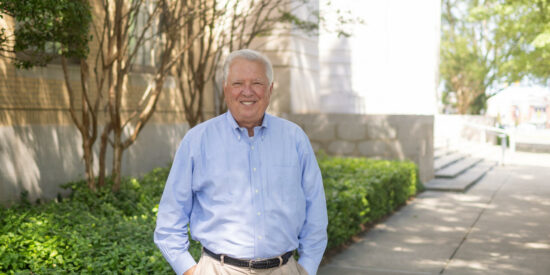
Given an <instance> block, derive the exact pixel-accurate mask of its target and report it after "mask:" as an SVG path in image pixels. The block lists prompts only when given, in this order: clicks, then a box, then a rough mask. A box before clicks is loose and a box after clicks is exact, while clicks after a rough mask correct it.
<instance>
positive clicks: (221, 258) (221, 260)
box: [220, 254, 225, 266]
mask: <svg viewBox="0 0 550 275" xmlns="http://www.w3.org/2000/svg"><path fill="white" fill-rule="evenodd" d="M224 256H225V255H223V254H222V255H221V256H220V262H221V263H222V266H223V257H224Z"/></svg>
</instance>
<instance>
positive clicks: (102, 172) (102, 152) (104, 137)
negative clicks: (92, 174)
mask: <svg viewBox="0 0 550 275" xmlns="http://www.w3.org/2000/svg"><path fill="white" fill-rule="evenodd" d="M110 133H111V124H107V125H105V128H103V133H102V134H101V144H100V149H99V179H98V183H97V184H98V185H99V186H100V187H101V186H104V185H105V176H106V172H107V170H106V169H105V161H106V159H105V158H106V157H107V145H108V144H109V134H110Z"/></svg>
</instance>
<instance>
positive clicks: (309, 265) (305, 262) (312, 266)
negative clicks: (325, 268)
mask: <svg viewBox="0 0 550 275" xmlns="http://www.w3.org/2000/svg"><path fill="white" fill-rule="evenodd" d="M298 263H299V264H300V265H301V266H302V267H303V268H304V269H305V270H306V271H307V274H308V275H315V274H317V268H319V265H318V264H316V263H315V262H314V261H312V260H311V259H307V258H306V257H300V259H299V260H298Z"/></svg>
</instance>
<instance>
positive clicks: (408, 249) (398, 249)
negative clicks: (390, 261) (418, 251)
mask: <svg viewBox="0 0 550 275" xmlns="http://www.w3.org/2000/svg"><path fill="white" fill-rule="evenodd" d="M392 250H393V251H395V252H414V250H412V249H410V248H407V247H401V246H396V247H394V248H392Z"/></svg>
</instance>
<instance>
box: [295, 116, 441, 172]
mask: <svg viewBox="0 0 550 275" xmlns="http://www.w3.org/2000/svg"><path fill="white" fill-rule="evenodd" d="M285 118H287V119H289V120H291V121H293V122H295V123H296V124H298V125H299V126H300V127H302V129H304V131H305V132H306V134H307V135H308V137H309V139H310V141H311V145H312V146H313V149H314V150H315V151H319V150H323V151H324V152H326V153H328V154H329V155H339V156H364V157H369V158H379V159H395V160H411V161H413V162H415V163H416V164H417V165H418V168H419V173H420V179H421V181H422V182H427V181H429V180H430V179H432V178H433V174H434V171H433V125H434V118H433V116H427V115H359V114H291V115H286V116H285Z"/></svg>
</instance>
